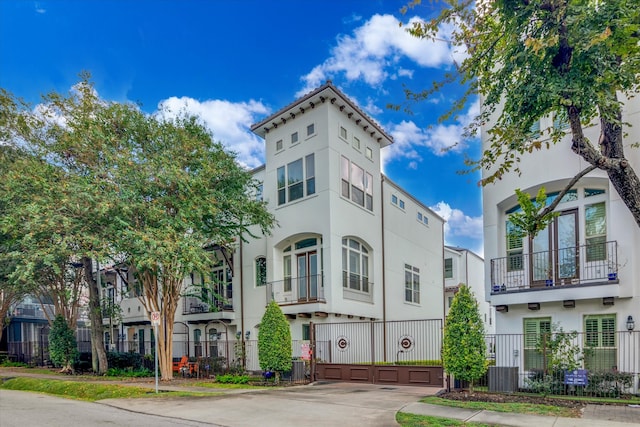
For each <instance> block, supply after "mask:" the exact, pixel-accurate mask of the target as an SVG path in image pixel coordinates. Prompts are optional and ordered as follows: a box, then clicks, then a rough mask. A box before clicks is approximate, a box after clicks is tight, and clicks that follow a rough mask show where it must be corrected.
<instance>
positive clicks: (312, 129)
mask: <svg viewBox="0 0 640 427" xmlns="http://www.w3.org/2000/svg"><path fill="white" fill-rule="evenodd" d="M314 133H316V126H315V124H314V123H311V124H310V125H309V126H307V136H311V135H313V134H314Z"/></svg>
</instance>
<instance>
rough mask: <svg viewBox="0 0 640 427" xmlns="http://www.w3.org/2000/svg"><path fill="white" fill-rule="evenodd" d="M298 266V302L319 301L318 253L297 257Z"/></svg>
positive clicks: (305, 253)
mask: <svg viewBox="0 0 640 427" xmlns="http://www.w3.org/2000/svg"><path fill="white" fill-rule="evenodd" d="M296 260H297V266H298V300H299V301H309V300H317V299H318V252H317V251H310V252H304V253H299V254H297V255H296Z"/></svg>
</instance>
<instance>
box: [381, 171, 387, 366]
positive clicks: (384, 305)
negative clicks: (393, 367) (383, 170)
mask: <svg viewBox="0 0 640 427" xmlns="http://www.w3.org/2000/svg"><path fill="white" fill-rule="evenodd" d="M380 228H381V235H382V239H381V241H382V348H383V349H384V352H383V359H382V360H384V361H385V362H386V361H387V290H386V280H385V276H386V274H385V272H386V267H385V262H384V253H385V246H384V175H382V174H380Z"/></svg>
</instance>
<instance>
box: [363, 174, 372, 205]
mask: <svg viewBox="0 0 640 427" xmlns="http://www.w3.org/2000/svg"><path fill="white" fill-rule="evenodd" d="M364 185H365V193H366V194H365V204H366V205H365V207H366V208H367V209H368V210H370V211H372V210H373V176H371V174H370V173H367V174H365V183H364Z"/></svg>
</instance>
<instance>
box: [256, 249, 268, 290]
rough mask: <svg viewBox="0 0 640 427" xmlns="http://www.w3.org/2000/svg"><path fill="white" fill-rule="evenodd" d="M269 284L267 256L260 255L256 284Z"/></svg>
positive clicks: (257, 261)
mask: <svg viewBox="0 0 640 427" xmlns="http://www.w3.org/2000/svg"><path fill="white" fill-rule="evenodd" d="M266 284H267V258H266V257H263V256H260V257H258V258H256V286H264V285H266Z"/></svg>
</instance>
